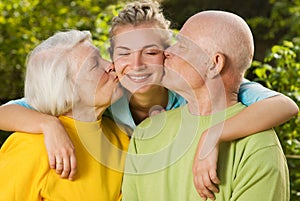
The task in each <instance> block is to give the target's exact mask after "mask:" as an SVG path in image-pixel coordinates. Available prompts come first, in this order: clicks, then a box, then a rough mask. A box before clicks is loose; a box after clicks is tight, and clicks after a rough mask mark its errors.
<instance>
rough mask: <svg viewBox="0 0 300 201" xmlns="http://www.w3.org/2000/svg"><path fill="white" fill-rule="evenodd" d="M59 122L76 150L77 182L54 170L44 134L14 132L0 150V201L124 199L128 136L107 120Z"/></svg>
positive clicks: (62, 119) (66, 119)
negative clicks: (123, 186) (122, 189)
mask: <svg viewBox="0 0 300 201" xmlns="http://www.w3.org/2000/svg"><path fill="white" fill-rule="evenodd" d="M60 120H61V121H62V123H63V124H64V126H65V128H66V130H67V132H68V134H69V136H70V138H71V139H72V142H73V144H74V146H75V151H76V158H77V170H78V171H77V174H76V177H75V180H74V181H69V180H67V179H61V178H60V176H59V175H57V174H56V172H55V170H53V169H50V167H49V162H48V155H47V152H46V149H45V145H44V136H43V135H39V134H27V133H26V134H24V133H20V132H15V133H14V134H12V135H11V136H10V137H9V138H8V139H7V140H6V142H5V143H4V144H3V146H2V148H1V150H0V178H1V179H0V201H36V200H46V201H50V200H51V201H63V200H64V201H98V200H99V201H101V200H103V201H110V200H120V199H121V184H122V178H123V167H124V160H125V155H126V151H127V148H128V144H129V138H128V136H127V135H126V134H125V133H124V132H123V131H122V130H121V129H119V128H118V127H117V126H116V124H115V123H114V122H113V121H112V120H110V119H108V118H105V117H103V118H102V119H101V120H99V121H98V122H79V121H76V120H74V119H71V118H68V117H66V116H61V117H60ZM103 133H105V134H103Z"/></svg>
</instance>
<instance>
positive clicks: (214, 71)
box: [207, 52, 225, 79]
mask: <svg viewBox="0 0 300 201" xmlns="http://www.w3.org/2000/svg"><path fill="white" fill-rule="evenodd" d="M213 63H214V65H213V66H212V67H210V68H208V69H207V77H208V78H211V79H213V78H215V77H217V76H218V75H220V73H221V71H222V70H223V67H224V65H225V56H224V54H222V53H219V52H218V53H216V54H215V55H214V58H213Z"/></svg>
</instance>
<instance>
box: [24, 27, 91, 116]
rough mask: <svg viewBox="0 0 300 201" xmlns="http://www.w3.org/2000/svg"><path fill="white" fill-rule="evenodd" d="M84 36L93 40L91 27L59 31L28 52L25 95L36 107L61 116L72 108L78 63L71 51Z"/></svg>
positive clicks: (43, 111) (38, 109)
mask: <svg viewBox="0 0 300 201" xmlns="http://www.w3.org/2000/svg"><path fill="white" fill-rule="evenodd" d="M85 40H88V41H91V33H90V32H89V31H78V30H70V31H66V32H57V33H56V34H54V35H53V36H51V37H49V38H48V39H47V40H45V41H43V42H42V43H41V44H40V45H38V46H37V47H36V48H35V49H34V50H33V51H32V52H31V53H30V54H29V55H28V57H27V61H26V66H27V70H26V77H25V89H24V91H25V98H26V99H27V101H28V103H29V104H30V105H31V106H32V107H33V108H35V109H36V110H37V111H39V112H42V113H45V114H50V115H54V116H60V115H62V114H64V113H66V112H68V111H70V110H71V109H72V105H73V102H74V98H76V97H75V95H74V92H73V89H74V81H73V79H72V77H73V75H72V73H73V72H74V71H73V70H74V69H76V66H77V64H76V58H73V57H72V54H70V53H71V52H72V50H73V49H74V48H76V46H77V45H78V44H80V43H82V42H83V41H85Z"/></svg>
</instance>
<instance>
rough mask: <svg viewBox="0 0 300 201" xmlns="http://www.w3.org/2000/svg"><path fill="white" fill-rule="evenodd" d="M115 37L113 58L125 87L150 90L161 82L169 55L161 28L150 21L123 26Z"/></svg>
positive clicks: (133, 89)
mask: <svg viewBox="0 0 300 201" xmlns="http://www.w3.org/2000/svg"><path fill="white" fill-rule="evenodd" d="M112 40H113V43H114V46H113V50H112V51H113V55H112V60H113V61H114V65H115V69H116V72H117V75H118V77H119V79H120V82H121V84H122V86H123V87H124V88H126V89H127V90H128V91H129V92H131V93H146V92H148V91H149V90H151V87H153V85H160V81H161V78H162V76H163V63H164V58H165V57H164V53H163V51H164V47H163V44H162V33H161V30H158V29H155V28H154V25H150V24H149V25H139V26H131V25H126V26H120V27H118V28H117V29H116V31H115V36H114V37H113V39H112Z"/></svg>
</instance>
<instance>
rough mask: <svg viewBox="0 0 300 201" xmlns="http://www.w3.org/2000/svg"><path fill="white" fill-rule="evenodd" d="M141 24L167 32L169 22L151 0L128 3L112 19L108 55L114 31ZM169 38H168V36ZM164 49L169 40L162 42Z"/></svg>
mask: <svg viewBox="0 0 300 201" xmlns="http://www.w3.org/2000/svg"><path fill="white" fill-rule="evenodd" d="M143 24H154V25H155V26H156V27H155V28H158V29H162V30H166V33H167V32H169V28H170V24H171V22H170V21H169V20H167V19H166V18H165V16H164V15H163V13H162V9H161V8H160V4H159V3H158V2H156V1H152V0H140V1H133V2H130V3H128V4H127V5H126V6H125V7H124V8H123V10H121V11H120V12H119V14H118V15H117V16H115V17H114V18H113V19H112V25H111V29H110V43H111V47H110V48H109V50H110V53H111V51H112V49H113V46H114V44H113V40H112V38H113V37H114V36H115V31H116V30H117V28H118V27H121V26H127V25H132V26H139V25H143ZM168 37H169V36H168ZM163 42H164V43H166V44H163V45H164V46H165V47H167V46H169V40H168V39H166V40H164V41H163Z"/></svg>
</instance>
